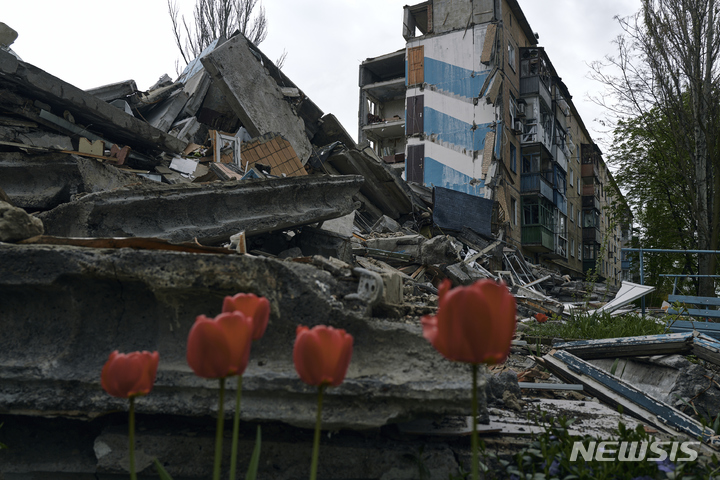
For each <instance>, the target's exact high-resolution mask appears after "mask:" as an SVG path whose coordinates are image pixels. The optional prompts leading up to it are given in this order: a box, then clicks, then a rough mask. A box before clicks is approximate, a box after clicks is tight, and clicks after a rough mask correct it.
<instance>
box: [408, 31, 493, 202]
mask: <svg viewBox="0 0 720 480" xmlns="http://www.w3.org/2000/svg"><path fill="white" fill-rule="evenodd" d="M486 30H487V25H477V26H475V27H473V29H472V30H468V31H467V33H465V32H464V31H457V32H451V33H448V34H445V35H441V36H437V37H428V38H418V39H413V40H411V41H410V42H408V44H407V47H408V48H412V47H418V46H421V45H422V46H424V54H425V59H424V80H425V82H424V83H425V85H424V88H422V89H421V88H419V87H415V88H410V89H408V91H407V96H408V97H411V96H415V95H422V96H423V97H424V110H423V125H424V134H425V139H424V140H420V139H419V138H410V139H408V146H410V145H419V144H424V145H425V161H424V184H425V185H426V186H429V187H432V186H440V187H445V188H450V189H452V190H456V191H460V192H465V193H468V194H471V195H477V196H483V195H484V186H485V182H486V180H487V179H485V178H484V177H483V174H482V164H483V150H484V148H485V139H486V135H487V133H488V132H490V131H494V130H495V128H496V127H495V112H496V109H495V107H494V106H493V105H487V103H486V101H485V98H484V93H486V92H481V90H482V88H483V84H484V83H485V81H486V79H487V77H488V75H489V74H490V68H489V67H488V66H486V65H484V64H482V63H481V62H480V56H481V54H482V50H483V43H484V41H485V31H486ZM406 69H407V64H406ZM406 78H407V77H406ZM488 83H489V82H488ZM486 87H487V86H486ZM481 93H482V94H483V96H482V97H481ZM478 97H481V98H479V100H478V101H477V105H475V102H474V100H475V99H477V98H478ZM406 113H407V112H406Z"/></svg>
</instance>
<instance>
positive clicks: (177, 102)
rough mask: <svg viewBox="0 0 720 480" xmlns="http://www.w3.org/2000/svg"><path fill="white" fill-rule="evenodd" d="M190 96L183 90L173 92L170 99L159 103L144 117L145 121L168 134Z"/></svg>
mask: <svg viewBox="0 0 720 480" xmlns="http://www.w3.org/2000/svg"><path fill="white" fill-rule="evenodd" d="M188 98H189V97H188V94H187V93H185V92H184V91H182V90H177V91H175V92H173V93H172V94H171V95H170V96H169V97H168V98H166V99H165V100H163V101H161V102H160V103H158V104H157V105H156V106H155V107H154V108H153V109H152V110H150V111H149V112H147V113H145V115H143V116H144V117H145V120H147V122H148V123H149V124H150V125H152V126H153V127H155V128H157V129H158V130H162V131H163V132H167V131H168V130H170V127H172V124H173V123H175V119H176V118H177V117H178V115H179V114H180V111H181V110H182V109H183V108H184V107H185V104H186V103H187V101H188Z"/></svg>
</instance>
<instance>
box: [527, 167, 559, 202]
mask: <svg viewBox="0 0 720 480" xmlns="http://www.w3.org/2000/svg"><path fill="white" fill-rule="evenodd" d="M551 175H552V172H535V173H523V174H522V175H520V193H521V194H526V193H535V194H537V193H539V194H540V195H542V196H543V197H545V198H547V199H548V200H550V201H551V202H552V201H553V200H554V198H553V187H552V182H550V181H548V180H547V177H548V176H551ZM551 178H552V177H551Z"/></svg>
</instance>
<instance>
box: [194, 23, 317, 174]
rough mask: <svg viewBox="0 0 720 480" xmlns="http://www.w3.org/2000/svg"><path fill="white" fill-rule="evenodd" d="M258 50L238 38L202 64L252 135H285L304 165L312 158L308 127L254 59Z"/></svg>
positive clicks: (212, 53)
mask: <svg viewBox="0 0 720 480" xmlns="http://www.w3.org/2000/svg"><path fill="white" fill-rule="evenodd" d="M256 49H257V47H254V46H252V44H251V43H250V42H248V40H247V39H246V38H245V37H244V36H243V35H236V36H234V37H233V38H231V39H229V40H228V41H227V42H225V43H224V44H223V45H221V46H219V47H217V48H216V49H215V50H213V51H212V52H210V53H208V54H207V55H206V56H205V57H204V58H202V59H201V61H202V64H203V66H204V67H205V69H206V70H207V71H208V72H209V73H210V75H212V78H213V81H214V84H215V85H217V86H218V87H219V88H220V90H221V91H222V92H223V94H224V95H225V98H226V101H227V102H228V103H229V104H230V106H231V107H232V109H233V111H234V112H235V114H236V115H237V116H238V118H239V119H240V121H241V122H242V124H243V126H244V127H245V128H246V129H247V130H248V132H250V135H251V136H253V137H259V136H261V135H263V134H265V133H269V132H280V133H282V134H283V135H284V136H285V138H287V140H288V141H289V142H290V143H291V144H292V146H293V148H294V149H295V152H296V153H297V155H298V157H299V158H300V160H301V161H302V163H303V164H304V163H305V162H306V161H307V159H308V158H310V155H311V154H312V145H311V144H310V141H309V140H308V137H307V134H306V132H305V123H304V122H303V120H302V119H301V118H300V117H299V116H298V115H297V114H296V113H295V111H294V110H293V108H292V107H291V106H290V104H289V103H288V102H287V100H286V99H285V98H284V96H283V94H282V91H281V90H280V87H279V86H278V84H277V82H276V81H275V80H274V79H273V78H272V77H271V76H270V74H269V73H268V71H267V70H266V67H265V66H264V65H263V63H262V62H261V61H260V59H258V57H257V56H256V55H255V50H256Z"/></svg>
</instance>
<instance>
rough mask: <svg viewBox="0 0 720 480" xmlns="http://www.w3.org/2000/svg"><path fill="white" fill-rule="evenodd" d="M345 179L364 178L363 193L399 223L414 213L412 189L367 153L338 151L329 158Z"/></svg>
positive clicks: (329, 161) (346, 150)
mask: <svg viewBox="0 0 720 480" xmlns="http://www.w3.org/2000/svg"><path fill="white" fill-rule="evenodd" d="M327 161H328V163H330V165H332V166H333V167H334V168H335V169H336V170H337V171H338V172H339V173H340V174H341V175H362V176H363V177H365V180H366V181H365V184H364V185H363V187H362V188H361V189H360V191H361V192H362V194H363V195H365V196H366V197H367V198H368V199H369V200H370V201H371V202H373V204H374V205H375V206H376V207H377V208H378V209H380V211H382V213H383V214H385V215H387V216H388V217H390V218H392V219H394V220H397V219H398V218H400V216H401V215H405V214H408V213H412V211H413V205H412V197H411V195H412V194H411V192H410V187H408V186H407V184H406V183H405V182H404V181H403V180H402V179H401V178H400V177H399V176H398V175H397V174H396V173H395V172H393V171H392V170H390V169H389V168H388V167H387V166H385V165H384V164H383V163H382V162H378V161H376V160H374V159H373V158H372V157H371V156H370V155H369V154H368V153H367V152H366V151H364V150H362V151H361V150H355V149H353V150H348V149H340V150H337V149H336V150H334V151H333V154H332V155H331V156H330V158H328V160H327Z"/></svg>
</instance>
